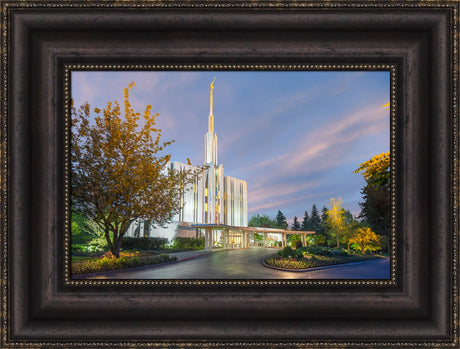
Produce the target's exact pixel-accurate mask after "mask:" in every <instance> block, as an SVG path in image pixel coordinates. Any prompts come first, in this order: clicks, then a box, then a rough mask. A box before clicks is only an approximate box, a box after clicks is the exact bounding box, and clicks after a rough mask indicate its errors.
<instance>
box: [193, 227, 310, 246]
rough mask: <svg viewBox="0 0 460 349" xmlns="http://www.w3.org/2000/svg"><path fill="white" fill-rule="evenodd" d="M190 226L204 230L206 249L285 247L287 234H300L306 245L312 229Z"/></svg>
mask: <svg viewBox="0 0 460 349" xmlns="http://www.w3.org/2000/svg"><path fill="white" fill-rule="evenodd" d="M192 228H195V229H199V230H200V231H204V241H205V243H204V246H205V250H206V251H212V249H213V248H225V249H232V248H247V247H280V248H281V247H285V246H287V235H289V234H297V235H300V237H301V241H302V244H303V245H304V246H306V242H307V240H306V238H307V235H310V234H315V232H314V231H290V230H284V229H273V228H262V227H233V226H229V225H223V224H192Z"/></svg>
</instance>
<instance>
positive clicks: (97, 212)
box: [66, 65, 395, 281]
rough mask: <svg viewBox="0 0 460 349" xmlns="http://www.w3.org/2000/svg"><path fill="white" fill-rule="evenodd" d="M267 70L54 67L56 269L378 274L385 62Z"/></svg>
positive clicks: (232, 275)
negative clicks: (67, 210)
mask: <svg viewBox="0 0 460 349" xmlns="http://www.w3.org/2000/svg"><path fill="white" fill-rule="evenodd" d="M86 66H88V65H86ZM99 67H100V66H99ZM145 68H148V66H146V67H145ZM160 68H161V67H160ZM225 68H229V67H226V66H224V65H222V66H221V68H220V69H225ZM270 68H271V70H268V69H270ZM274 68H275V67H272V66H266V67H265V69H264V70H260V69H259V70H255V69H256V68H255V67H252V70H244V71H242V70H236V71H235V70H213V71H209V70H208V71H203V70H201V69H200V70H187V71H171V70H160V71H158V70H156V71H153V70H138V71H132V70H131V71H130V70H124V71H123V70H122V71H120V70H116V71H113V70H112V71H110V70H105V71H101V70H99V69H100V68H98V70H97V71H94V70H91V69H88V68H87V69H86V70H79V69H78V65H71V66H69V67H68V69H66V77H67V79H66V81H70V82H71V83H70V84H71V86H70V88H69V87H68V86H66V91H69V90H70V91H71V93H70V96H71V98H70V96H66V105H67V106H70V105H71V104H72V103H73V107H71V111H70V112H69V114H70V115H71V117H70V119H71V120H70V122H69V124H71V125H72V127H71V130H70V134H71V135H70V137H69V138H70V139H71V142H70V146H69V149H71V163H70V178H71V183H72V186H71V189H70V198H71V200H70V202H71V219H70V221H71V229H70V234H67V235H69V236H68V239H67V240H70V242H71V243H70V246H71V259H70V261H71V265H70V274H71V278H76V279H77V278H78V279H144V280H149V279H296V280H297V279H310V280H311V279H317V280H318V279H369V280H385V279H386V280H388V281H389V280H390V279H393V281H394V277H395V276H394V275H393V276H392V277H391V276H390V274H391V273H390V270H391V263H395V256H394V236H393V235H392V234H391V229H390V228H391V223H392V222H391V217H392V214H391V185H390V183H391V182H393V183H395V180H394V179H393V181H391V171H390V168H391V166H390V160H391V159H390V138H391V137H390V129H393V130H394V127H391V124H392V123H394V121H395V120H394V117H393V120H391V118H390V114H391V113H390V108H388V106H389V105H390V102H389V101H390V99H392V98H391V96H390V95H391V94H392V93H391V90H390V86H391V85H393V86H394V83H393V84H391V80H393V81H394V78H395V74H394V73H395V70H394V67H393V66H390V65H383V66H379V65H372V66H369V65H367V66H366V65H363V66H362V67H361V70H357V69H359V68H360V67H359V66H357V65H354V66H352V67H351V68H352V69H348V70H347V68H348V67H347V66H346V65H342V66H341V67H340V68H339V70H336V67H334V65H325V66H324V67H323V68H322V69H320V70H318V67H315V65H310V66H309V65H304V66H298V67H297V70H293V67H292V66H289V65H286V66H282V67H281V66H280V67H278V68H277V70H274ZM281 68H283V69H284V70H281ZM315 68H316V69H317V70H314V69H315ZM370 68H372V69H373V70H369V69H370ZM188 69H193V68H188ZM249 69H251V68H249ZM216 78H217V79H218V80H216ZM130 79H131V80H133V81H132V82H130V81H131V80H130ZM134 81H136V82H134ZM215 84H217V85H216V86H215ZM120 85H121V86H123V85H124V86H126V88H124V89H121V88H120V87H119V86H120ZM89 86H91V87H89ZM117 86H118V87H117ZM123 90H124V95H123ZM208 90H209V91H208ZM214 90H216V91H214ZM393 92H394V91H393ZM122 95H123V97H122V98H123V102H122V103H118V102H105V103H104V102H102V103H103V104H105V106H96V105H98V104H101V99H107V98H109V99H113V100H116V99H119V98H118V97H121V96H122ZM393 95H394V93H393ZM112 97H113V98H112ZM130 100H133V103H131V102H130ZM147 101H150V102H147ZM387 101H388V102H387ZM128 103H129V104H128ZM134 103H135V104H134ZM123 104H124V105H125V106H127V105H129V106H130V107H129V111H128V110H127V109H126V108H125V109H124V111H123V112H122V111H121V110H119V109H118V107H117V105H123ZM140 105H143V106H142V107H141V106H140ZM151 105H153V106H156V108H159V109H160V112H159V113H157V114H154V115H153V117H151V119H149V114H150V111H148V108H150V107H149V106H151ZM78 106H80V107H78ZM91 106H93V107H91ZM232 106H233V107H232ZM332 106H334V107H332ZM136 108H138V109H139V108H140V109H141V111H142V108H144V109H145V110H146V111H147V114H146V113H144V114H142V113H139V115H143V117H142V116H139V119H137V118H132V117H131V116H130V115H135V113H136V112H138V111H136ZM152 108H154V107H152ZM93 109H94V110H95V112H94V111H93ZM202 114H203V115H205V116H203V115H202ZM393 115H394V113H393ZM149 121H150V124H149V123H148V122H149ZM128 125H131V126H128ZM148 125H151V126H150V128H151V130H150V134H152V135H155V136H154V137H152V139H151V141H152V145H151V146H150V147H147V146H146V144H144V143H148V142H145V141H147V140H148V138H142V137H141V136H140V135H141V134H143V132H144V133H145V132H146V129H147V127H148ZM200 133H202V134H201V135H200ZM203 136H204V140H203ZM392 137H393V138H394V134H393V136H392ZM127 139H129V140H131V141H132V142H126V140H127ZM160 139H161V140H166V142H172V141H170V140H174V142H173V143H167V144H166V146H164V147H162V148H161V149H160V148H158V149H156V148H155V145H154V142H156V141H160ZM134 140H135V141H134ZM150 149H154V151H153V152H150ZM115 150H116V151H115ZM153 154H155V156H153ZM162 158H164V159H165V160H164V161H163V162H161V161H159V160H158V159H162ZM181 159H183V161H182V162H181V161H178V160H181ZM191 159H194V160H191ZM197 160H198V161H197ZM187 162H188V163H187ZM359 164H364V165H359ZM224 165H225V166H224ZM360 168H362V172H363V173H364V176H362V175H361V174H359V172H360V171H361V170H360ZM368 173H372V175H368ZM393 173H394V172H393ZM162 174H163V176H162ZM162 178H164V179H167V180H166V181H162ZM146 183H147V184H146ZM152 183H155V184H152ZM393 187H395V185H393ZM176 188H177V189H176ZM157 198H161V201H159V200H158V199H157ZM168 200H169V201H168ZM139 202H142V204H139ZM147 202H149V203H151V204H147ZM315 202H321V203H322V204H321V205H318V206H319V207H320V209H318V208H317V205H316V204H315ZM305 207H308V210H306V209H305ZM310 207H311V210H310ZM165 208H167V209H165ZM308 211H310V213H309V212H308ZM285 215H286V216H287V217H286V216H285ZM151 217H154V218H151ZM114 227H117V228H116V229H113V228H114ZM106 231H107V234H105V232H106ZM68 245H69V244H68ZM182 262H187V263H182ZM137 263H138V264H137ZM144 263H145V265H144ZM125 266H126V267H127V268H125ZM147 266H150V267H147ZM112 268H113V269H112Z"/></svg>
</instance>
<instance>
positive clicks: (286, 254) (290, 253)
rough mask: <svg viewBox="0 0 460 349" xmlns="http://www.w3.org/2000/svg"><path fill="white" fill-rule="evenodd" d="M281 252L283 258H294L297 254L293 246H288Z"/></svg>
mask: <svg viewBox="0 0 460 349" xmlns="http://www.w3.org/2000/svg"><path fill="white" fill-rule="evenodd" d="M280 252H281V253H280V256H281V257H283V258H294V257H295V255H296V253H295V252H294V250H293V249H292V247H291V246H286V247H285V248H283V249H282V250H281V251H280Z"/></svg>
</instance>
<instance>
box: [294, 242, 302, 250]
mask: <svg viewBox="0 0 460 349" xmlns="http://www.w3.org/2000/svg"><path fill="white" fill-rule="evenodd" d="M302 246H303V245H302V241H300V240H297V241H296V242H295V248H296V249H298V248H302Z"/></svg>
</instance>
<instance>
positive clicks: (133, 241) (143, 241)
mask: <svg viewBox="0 0 460 349" xmlns="http://www.w3.org/2000/svg"><path fill="white" fill-rule="evenodd" d="M168 242H169V240H168V239H167V238H160V237H149V238H146V237H143V238H132V237H124V238H123V240H122V242H121V246H122V247H123V248H124V249H127V250H158V249H160V248H162V247H164V245H166V244H167V243H168Z"/></svg>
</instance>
